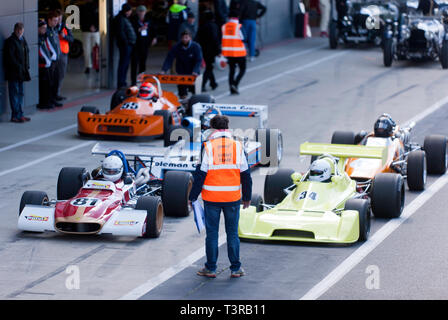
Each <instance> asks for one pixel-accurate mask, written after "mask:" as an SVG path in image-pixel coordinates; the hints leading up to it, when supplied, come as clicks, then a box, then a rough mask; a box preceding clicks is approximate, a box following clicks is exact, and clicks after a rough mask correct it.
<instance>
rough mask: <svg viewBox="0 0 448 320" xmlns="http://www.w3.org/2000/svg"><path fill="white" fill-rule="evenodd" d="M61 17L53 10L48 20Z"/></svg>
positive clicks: (49, 13) (48, 15)
mask: <svg viewBox="0 0 448 320" xmlns="http://www.w3.org/2000/svg"><path fill="white" fill-rule="evenodd" d="M59 16H60V14H58V12H57V11H56V10H52V11H50V12H48V14H47V20H50V19H53V18H57V17H59Z"/></svg>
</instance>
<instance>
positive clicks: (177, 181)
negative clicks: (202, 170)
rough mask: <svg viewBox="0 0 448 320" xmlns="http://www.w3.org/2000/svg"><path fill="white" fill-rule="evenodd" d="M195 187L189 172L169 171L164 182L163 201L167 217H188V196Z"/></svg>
mask: <svg viewBox="0 0 448 320" xmlns="http://www.w3.org/2000/svg"><path fill="white" fill-rule="evenodd" d="M192 186H193V178H192V176H191V174H190V173H189V172H185V171H167V172H165V177H164V179H163V182H162V201H163V208H164V210H165V214H166V216H169V217H188V215H189V214H190V209H189V207H188V196H189V195H190V191H191V187H192Z"/></svg>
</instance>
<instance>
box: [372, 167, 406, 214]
mask: <svg viewBox="0 0 448 320" xmlns="http://www.w3.org/2000/svg"><path fill="white" fill-rule="evenodd" d="M370 197H371V200H372V201H371V204H372V211H373V214H374V215H375V217H377V218H386V219H391V218H398V217H399V216H400V215H401V212H402V211H403V207H404V183H403V177H402V176H401V175H400V174H396V173H378V174H377V175H376V176H375V178H374V179H373V183H372V191H371V194H370Z"/></svg>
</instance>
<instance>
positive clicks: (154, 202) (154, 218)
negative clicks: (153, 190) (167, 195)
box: [135, 196, 164, 238]
mask: <svg viewBox="0 0 448 320" xmlns="http://www.w3.org/2000/svg"><path fill="white" fill-rule="evenodd" d="M135 209H136V210H145V211H146V221H145V223H146V225H145V232H144V234H143V236H142V237H143V238H158V237H159V236H160V234H161V233H162V228H163V217H164V212H163V205H162V201H161V200H160V198H159V197H153V196H145V197H141V198H139V199H138V200H137V204H136V206H135Z"/></svg>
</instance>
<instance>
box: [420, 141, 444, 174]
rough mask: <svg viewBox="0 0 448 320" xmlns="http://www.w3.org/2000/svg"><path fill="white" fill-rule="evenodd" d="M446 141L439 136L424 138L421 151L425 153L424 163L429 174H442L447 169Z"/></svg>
mask: <svg viewBox="0 0 448 320" xmlns="http://www.w3.org/2000/svg"><path fill="white" fill-rule="evenodd" d="M446 143H447V139H446V137H445V136H441V135H431V136H427V137H425V141H424V143H423V150H425V153H426V162H427V165H428V173H429V174H444V173H445V172H446V168H447V162H448V159H447V156H446Z"/></svg>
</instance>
